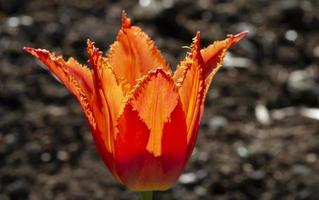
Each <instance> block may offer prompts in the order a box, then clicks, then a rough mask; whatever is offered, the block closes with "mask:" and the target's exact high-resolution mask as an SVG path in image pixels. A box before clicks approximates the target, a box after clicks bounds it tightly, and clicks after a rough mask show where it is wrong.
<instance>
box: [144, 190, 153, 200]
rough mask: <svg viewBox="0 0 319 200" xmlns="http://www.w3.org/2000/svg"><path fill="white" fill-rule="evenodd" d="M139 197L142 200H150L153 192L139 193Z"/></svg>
mask: <svg viewBox="0 0 319 200" xmlns="http://www.w3.org/2000/svg"><path fill="white" fill-rule="evenodd" d="M141 196H142V200H152V199H153V192H152V191H146V192H141Z"/></svg>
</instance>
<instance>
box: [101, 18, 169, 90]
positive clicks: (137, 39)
mask: <svg viewBox="0 0 319 200" xmlns="http://www.w3.org/2000/svg"><path fill="white" fill-rule="evenodd" d="M107 59H108V62H109V63H110V65H111V67H112V69H113V71H114V72H115V74H116V75H117V76H118V77H121V78H123V79H125V80H126V81H127V82H128V83H129V84H130V85H131V86H133V85H134V84H135V83H136V80H137V79H139V78H140V77H142V76H143V75H145V74H147V73H148V72H149V71H151V70H154V69H156V68H158V67H161V68H163V69H164V70H165V71H166V72H169V71H170V68H169V67H168V65H167V64H166V62H165V60H164V58H163V56H162V55H161V53H160V52H159V50H158V49H157V48H156V46H155V44H154V43H153V41H152V40H151V39H150V38H149V37H148V36H147V34H146V33H144V32H143V31H142V30H141V29H140V28H139V27H136V26H132V25H131V20H130V19H129V18H128V17H127V16H126V14H125V13H123V16H122V28H121V30H120V31H119V33H118V35H117V41H116V42H115V43H113V44H112V45H111V50H110V53H109V55H108V58H107Z"/></svg>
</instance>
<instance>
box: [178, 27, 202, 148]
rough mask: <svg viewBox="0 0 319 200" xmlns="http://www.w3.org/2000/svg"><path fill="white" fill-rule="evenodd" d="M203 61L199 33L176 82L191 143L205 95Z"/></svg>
mask: <svg viewBox="0 0 319 200" xmlns="http://www.w3.org/2000/svg"><path fill="white" fill-rule="evenodd" d="M202 70H203V60H202V57H201V54H200V35H199V33H197V35H196V37H195V38H194V40H193V44H192V52H191V54H189V55H187V57H186V59H185V60H184V61H183V62H181V64H180V65H179V66H178V68H177V70H176V72H175V74H174V80H175V82H176V84H177V85H179V86H180V88H179V95H180V97H181V101H182V104H183V110H184V112H185V115H186V124H187V130H188V135H187V141H188V143H190V142H191V138H193V135H194V134H197V133H195V131H194V130H195V129H197V127H198V125H199V119H198V116H199V115H200V107H201V105H202V102H203V95H204V86H205V81H204V75H203V71H202Z"/></svg>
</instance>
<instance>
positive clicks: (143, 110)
mask: <svg viewBox="0 0 319 200" xmlns="http://www.w3.org/2000/svg"><path fill="white" fill-rule="evenodd" d="M178 98H179V97H178V93H177V88H176V87H175V83H174V80H173V79H172V77H171V76H170V75H169V74H167V73H166V72H164V71H163V69H161V68H158V69H157V70H155V71H151V72H149V74H147V75H146V76H145V77H144V79H142V80H141V81H140V82H139V83H138V85H137V87H136V88H135V90H134V92H133V96H132V97H131V100H130V103H131V104H132V106H133V108H134V109H135V110H137V111H138V113H139V116H140V118H141V119H142V120H143V121H144V122H145V124H146V125H147V127H148V128H149V129H150V132H151V133H150V134H151V135H150V138H149V140H148V143H147V150H148V151H149V152H151V153H153V154H154V156H159V155H161V151H162V145H161V141H162V137H163V134H162V133H163V126H164V123H165V122H166V121H167V120H168V119H169V116H170V114H171V112H172V111H173V110H174V108H175V107H176V105H177V102H178Z"/></svg>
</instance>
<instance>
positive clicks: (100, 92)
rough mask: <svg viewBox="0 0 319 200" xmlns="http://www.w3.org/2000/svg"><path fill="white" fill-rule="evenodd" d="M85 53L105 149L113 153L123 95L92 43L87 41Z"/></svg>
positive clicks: (109, 69) (106, 64)
mask: <svg viewBox="0 0 319 200" xmlns="http://www.w3.org/2000/svg"><path fill="white" fill-rule="evenodd" d="M87 44H88V47H87V51H88V54H89V56H90V60H89V62H90V63H91V65H92V67H93V77H94V87H95V91H96V95H97V99H96V105H97V108H96V109H97V110H98V109H99V110H100V113H102V114H101V116H100V118H101V119H99V120H100V123H101V124H104V125H103V126H102V127H103V129H105V130H108V131H105V134H106V136H105V137H106V139H105V140H106V143H107V149H108V151H109V152H113V141H114V138H115V137H116V133H117V130H116V126H117V121H118V118H119V117H120V115H121V113H122V112H123V109H124V105H125V102H124V94H123V90H122V87H121V85H120V84H119V83H118V81H117V79H116V77H115V74H114V73H113V71H112V69H111V68H110V66H109V65H108V63H107V62H106V60H105V59H104V58H103V57H102V52H100V51H99V50H98V49H97V48H95V47H94V45H93V42H91V41H90V40H88V42H87Z"/></svg>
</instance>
